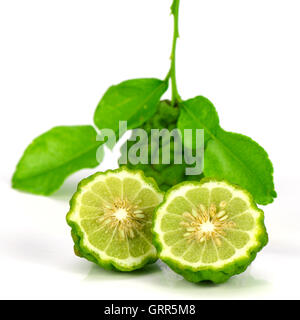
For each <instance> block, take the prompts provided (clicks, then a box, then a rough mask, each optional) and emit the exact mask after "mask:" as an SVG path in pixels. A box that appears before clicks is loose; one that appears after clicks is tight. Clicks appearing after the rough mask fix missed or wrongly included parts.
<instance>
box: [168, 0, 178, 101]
mask: <svg viewBox="0 0 300 320" xmlns="http://www.w3.org/2000/svg"><path fill="white" fill-rule="evenodd" d="M179 3H180V0H173V4H172V7H171V11H172V14H173V16H174V35H173V45H172V53H171V69H170V77H171V82H172V105H174V104H175V103H176V102H177V101H181V98H180V95H179V93H178V89H177V82H176V45H177V39H178V38H179V27H178V25H179V23H178V20H179Z"/></svg>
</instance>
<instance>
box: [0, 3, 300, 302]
mask: <svg viewBox="0 0 300 320" xmlns="http://www.w3.org/2000/svg"><path fill="white" fill-rule="evenodd" d="M181 2H182V4H181V12H180V25H181V28H180V34H181V39H180V41H179V42H178V61H177V65H178V85H179V90H180V93H181V95H182V97H183V98H192V97H194V96H196V95H204V96H206V97H208V98H209V99H210V100H212V102H213V103H214V104H215V106H216V108H217V110H218V112H219V116H220V119H221V125H222V126H223V127H224V129H226V130H230V131H234V132H239V133H244V134H246V135H249V136H250V137H252V138H253V139H255V140H257V141H258V142H259V143H260V144H261V145H262V146H263V147H264V148H266V150H267V151H268V153H269V155H270V158H271V159H272V161H273V163H274V168H275V183H276V189H277V192H278V198H277V200H276V201H275V202H274V203H273V204H271V205H269V206H267V207H265V208H264V210H265V215H266V225H267V228H268V231H269V235H270V243H269V245H268V247H266V248H265V249H264V250H263V251H262V252H261V253H260V254H259V255H258V257H257V259H256V260H255V262H254V263H253V264H252V266H251V267H250V268H249V269H248V270H247V271H246V272H245V273H244V274H242V275H240V276H236V277H234V278H232V279H231V280H230V281H229V282H227V283H226V284H223V285H218V286H216V285H201V284H200V285H195V284H192V283H188V282H186V281H184V280H181V279H180V278H179V277H177V276H175V275H173V274H172V273H169V272H167V271H166V270H165V269H164V267H163V266H162V265H161V264H156V265H154V266H150V267H148V268H146V269H145V270H144V271H139V272H136V273H131V274H122V273H115V272H108V271H105V270H103V269H101V268H99V267H97V266H96V265H93V264H91V263H89V262H87V261H85V260H82V259H79V258H77V257H76V256H74V254H73V250H72V240H71V237H70V229H69V227H68V226H67V224H66V222H65V215H66V212H67V211H68V200H69V198H70V197H71V195H72V193H73V192H74V190H75V188H76V184H77V182H78V181H79V180H80V179H81V178H83V177H86V176H87V175H88V174H90V173H91V172H94V171H95V170H83V171H81V172H80V173H78V174H75V175H74V176H72V177H70V178H69V179H68V180H67V181H66V183H65V184H64V186H63V187H62V189H61V190H60V191H58V192H57V193H56V194H55V195H53V196H52V197H50V198H46V197H38V196H33V195H30V194H25V193H21V192H18V191H15V190H12V189H11V187H10V179H11V176H12V174H13V171H14V169H15V165H16V163H17V161H18V159H19V158H20V156H21V155H22V152H23V151H24V149H25V147H26V146H27V145H28V144H29V143H30V142H31V140H32V139H33V138H34V137H36V136H38V135H39V134H41V133H42V132H44V131H47V130H48V129H50V128H51V127H53V126H56V125H76V124H91V123H92V119H93V112H94V109H95V107H96V105H97V103H98V101H99V100H100V98H101V96H102V94H103V93H104V92H105V90H106V89H107V88H108V87H109V86H110V85H112V84H116V83H118V82H121V81H123V80H126V79H129V78H138V77H159V78H164V76H165V75H166V73H167V71H168V68H169V60H168V59H169V55H170V48H171V33H172V18H171V17H170V15H169V7H170V5H171V0H152V1H149V0H126V1H124V0H109V1H104V0H102V1H100V0H84V1H83V0H81V1H79V0H52V1H50V0H49V1H46V0H35V1H33V0H27V1H23V0H19V1H16V0H1V1H0V110H1V117H0V119H1V127H0V130H1V132H0V133H1V158H0V159H1V160H0V161H1V166H0V199H1V201H0V212H1V213H0V214H1V223H0V298H27V299H31V298H41V299H44V298H50V299H52V298H56V299H60V298H65V299H68V298H83V299H85V298H87V299H94V298H95V299H104V298H105V299H125V298H126V299H134V298H136V299H148V298H149V299H151V298H156V299H222V298H225V299H244V298H245V299H246V298H247V299H256V298H257V299H268V298H276V299H277V298H283V299H285V298H286V299H288V298H292V299H293V298H300V294H299V286H300V276H299V270H300V243H299V223H300V209H299V208H300V197H299V196H300V194H299V183H300V173H299V165H298V163H299V156H300V152H299V115H300V112H299V110H300V94H299V89H300V59H299V57H300V41H299V36H300V19H299V13H300V2H299V0H251V1H250V0H226V1H224V0H189V1H181ZM116 159H117V154H116V153H115V154H114V155H112V154H110V155H109V156H108V158H106V161H105V163H104V164H102V166H101V168H100V169H106V168H109V167H115V166H116Z"/></svg>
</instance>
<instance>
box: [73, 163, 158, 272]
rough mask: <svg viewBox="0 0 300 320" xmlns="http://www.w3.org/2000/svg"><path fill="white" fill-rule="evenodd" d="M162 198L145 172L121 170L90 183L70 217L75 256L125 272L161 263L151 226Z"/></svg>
mask: <svg viewBox="0 0 300 320" xmlns="http://www.w3.org/2000/svg"><path fill="white" fill-rule="evenodd" d="M162 199H163V193H162V192H161V191H160V190H159V189H158V187H157V185H156V183H155V181H154V180H153V179H151V178H146V177H145V176H144V174H143V173H142V172H141V171H130V170H128V169H126V168H121V169H118V170H114V171H107V172H104V173H102V172H100V173H96V174H94V175H92V176H91V177H89V178H87V179H84V180H83V181H81V183H80V184H79V186H78V189H77V192H76V193H75V194H74V196H73V198H72V199H71V202H70V211H69V213H68V214H67V223H68V224H69V225H70V226H71V228H72V232H71V233H72V238H73V240H74V243H75V245H74V251H75V253H76V254H77V255H78V256H80V257H84V258H86V259H88V260H90V261H92V262H95V263H97V264H98V265H100V266H102V267H104V268H106V269H117V270H120V271H132V270H136V269H139V268H141V267H143V266H144V265H146V264H148V263H153V262H155V261H156V259H157V252H156V249H155V247H154V246H153V244H152V234H151V225H152V216H153V212H154V210H155V208H156V207H157V206H158V205H159V204H160V203H161V201H162Z"/></svg>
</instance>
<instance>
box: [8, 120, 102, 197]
mask: <svg viewBox="0 0 300 320" xmlns="http://www.w3.org/2000/svg"><path fill="white" fill-rule="evenodd" d="M96 136H97V132H96V130H95V129H94V128H93V127H92V126H70V127H55V128H53V129H51V130H49V131H47V132H45V133H44V134H42V135H41V136H39V137H37V138H36V139H35V140H34V141H33V142H32V143H31V144H30V145H29V146H28V147H27V149H26V150H25V152H24V154H23V156H22V158H21V160H20V161H19V163H18V165H17V168H16V171H15V173H14V175H13V178H12V186H13V188H15V189H19V190H23V191H27V192H31V193H35V194H41V195H49V194H51V193H53V192H54V191H56V190H57V189H58V188H59V187H60V186H61V185H62V184H63V182H64V180H65V179H66V178H67V177H68V176H69V175H70V174H72V173H74V172H75V171H78V170H80V169H83V168H94V167H96V166H97V165H98V164H99V163H98V161H97V159H96V152H97V149H98V147H99V146H100V145H101V144H102V143H103V142H97V141H96Z"/></svg>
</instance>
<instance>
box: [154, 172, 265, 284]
mask: <svg viewBox="0 0 300 320" xmlns="http://www.w3.org/2000/svg"><path fill="white" fill-rule="evenodd" d="M153 233H154V243H155V245H156V247H157V249H158V253H159V257H160V258H161V260H163V261H164V262H165V263H167V264H168V265H169V266H170V268H171V269H173V270H174V271H175V272H177V273H179V274H181V275H182V276H183V277H184V278H185V279H187V280H189V281H192V282H200V281H205V280H209V281H212V282H214V283H222V282H225V281H226V280H228V279H229V278H230V277H231V276H233V275H235V274H239V273H241V272H243V271H245V270H246V268H247V267H248V266H249V264H250V263H251V262H252V261H253V260H254V259H255V257H256V254H257V252H258V251H260V250H261V249H262V248H263V247H264V246H265V245H266V244H267V242H268V235H267V233H266V228H265V225H264V213H263V211H262V210H260V209H258V208H257V206H256V204H255V203H254V201H253V199H252V196H251V195H250V194H249V193H248V192H247V191H245V190H243V189H241V188H239V187H237V186H234V185H231V184H229V183H227V182H225V181H218V180H214V179H209V178H207V179H206V178H205V179H203V180H201V182H183V183H181V184H179V185H177V186H175V187H173V188H172V189H170V190H169V191H168V192H167V194H166V196H165V199H164V201H163V203H162V204H161V205H160V206H159V207H158V208H157V210H156V213H155V215H154V222H153Z"/></svg>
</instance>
